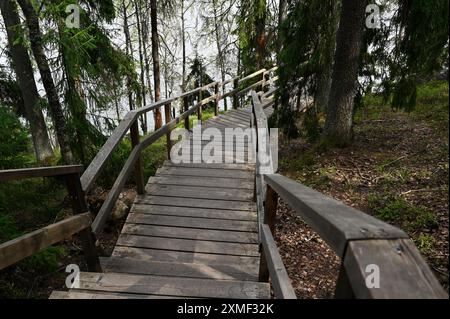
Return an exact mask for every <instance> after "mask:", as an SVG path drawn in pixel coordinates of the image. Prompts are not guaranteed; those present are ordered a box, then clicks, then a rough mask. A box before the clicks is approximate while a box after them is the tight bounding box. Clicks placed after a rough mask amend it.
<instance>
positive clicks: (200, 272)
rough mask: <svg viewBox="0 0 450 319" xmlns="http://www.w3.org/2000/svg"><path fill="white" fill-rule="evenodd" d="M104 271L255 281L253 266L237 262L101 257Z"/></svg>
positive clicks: (255, 274)
mask: <svg viewBox="0 0 450 319" xmlns="http://www.w3.org/2000/svg"><path fill="white" fill-rule="evenodd" d="M101 263H102V267H103V269H104V270H105V272H115V273H128V274H141V275H156V276H174V275H175V276H176V277H188V278H204V279H216V280H244V281H257V278H258V276H257V273H256V272H255V268H254V267H251V266H247V265H239V264H234V265H232V264H218V265H206V264H193V263H177V262H161V261H151V262H149V261H145V260H140V259H132V258H127V259H125V258H118V257H102V258H101Z"/></svg>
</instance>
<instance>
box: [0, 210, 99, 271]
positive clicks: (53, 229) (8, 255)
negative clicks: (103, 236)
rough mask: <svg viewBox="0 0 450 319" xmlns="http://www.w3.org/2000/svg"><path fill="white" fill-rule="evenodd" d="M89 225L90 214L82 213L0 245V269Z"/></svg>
mask: <svg viewBox="0 0 450 319" xmlns="http://www.w3.org/2000/svg"><path fill="white" fill-rule="evenodd" d="M90 225H91V215H90V213H83V214H79V215H76V216H72V217H69V218H66V219H64V220H62V221H60V222H57V223H55V224H51V225H49V226H46V227H43V228H41V229H38V230H36V231H33V232H31V233H28V234H26V235H23V236H20V237H18V238H16V239H13V240H10V241H7V242H5V243H3V244H0V269H3V268H5V267H8V266H10V265H12V264H14V263H16V262H18V261H20V260H22V259H24V258H26V257H28V256H31V255H33V254H34V253H37V252H38V251H41V250H42V249H44V248H47V247H48V246H51V245H53V244H55V243H58V242H60V241H63V240H64V239H67V238H69V237H70V236H72V235H73V234H76V233H78V232H80V231H81V230H84V229H86V228H88V227H89V226H90Z"/></svg>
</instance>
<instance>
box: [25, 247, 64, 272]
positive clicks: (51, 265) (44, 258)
mask: <svg viewBox="0 0 450 319" xmlns="http://www.w3.org/2000/svg"><path fill="white" fill-rule="evenodd" d="M65 256H67V250H66V249H65V248H64V247H62V246H50V247H48V248H46V249H44V250H42V251H40V252H38V253H36V254H34V255H32V256H30V257H28V258H25V259H24V260H22V261H21V262H20V263H19V264H18V266H19V267H21V268H22V269H23V270H25V271H30V272H37V273H38V272H45V273H49V272H54V271H56V270H57V269H58V266H59V261H60V260H61V258H63V257H65Z"/></svg>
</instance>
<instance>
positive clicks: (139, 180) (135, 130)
mask: <svg viewBox="0 0 450 319" xmlns="http://www.w3.org/2000/svg"><path fill="white" fill-rule="evenodd" d="M130 135H131V145H132V146H133V149H134V148H135V147H137V146H138V145H139V126H138V122H137V120H135V121H134V122H133V124H132V125H131V127H130ZM134 176H135V180H136V187H137V192H138V194H144V193H145V186H144V173H143V171H142V161H141V156H140V155H139V156H138V159H137V160H136V164H135V165H134Z"/></svg>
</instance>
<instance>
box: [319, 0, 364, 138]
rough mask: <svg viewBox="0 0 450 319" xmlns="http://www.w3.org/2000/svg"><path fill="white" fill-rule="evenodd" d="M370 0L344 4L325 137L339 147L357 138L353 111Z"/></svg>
mask: <svg viewBox="0 0 450 319" xmlns="http://www.w3.org/2000/svg"><path fill="white" fill-rule="evenodd" d="M366 4H367V0H364V1H363V0H362V1H353V0H343V1H342V11H341V18H340V24H339V29H338V33H337V38H336V52H335V57H334V68H333V76H332V84H331V91H330V98H329V102H328V112H327V118H326V122H325V130H324V135H325V137H326V138H327V139H329V140H330V141H332V142H333V143H335V144H337V145H345V144H347V143H349V142H350V141H351V139H352V137H353V130H352V128H353V107H354V97H355V92H356V84H357V79H358V66H359V55H360V50H361V44H362V35H363V32H364V29H363V23H364V19H365V8H366Z"/></svg>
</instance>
